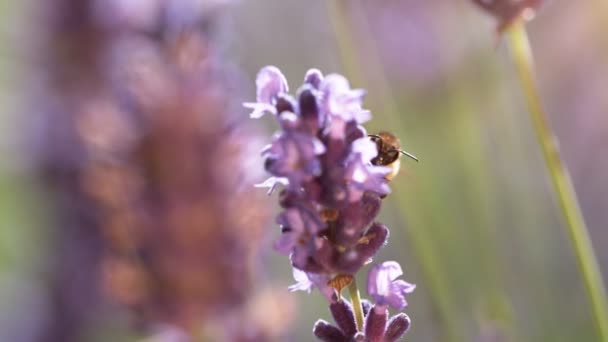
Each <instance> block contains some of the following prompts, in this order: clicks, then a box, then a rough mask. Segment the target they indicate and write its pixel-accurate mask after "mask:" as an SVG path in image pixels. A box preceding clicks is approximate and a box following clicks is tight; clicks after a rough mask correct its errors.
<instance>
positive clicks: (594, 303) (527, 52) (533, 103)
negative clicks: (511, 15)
mask: <svg viewBox="0 0 608 342" xmlns="http://www.w3.org/2000/svg"><path fill="white" fill-rule="evenodd" d="M507 34H508V39H509V46H510V49H511V55H512V57H513V60H514V62H515V64H516V67H517V71H518V73H519V78H520V81H521V86H522V88H523V91H524V94H525V97H526V100H527V104H528V111H529V112H530V116H531V117H532V121H533V122H534V129H535V131H536V137H537V139H538V144H539V145H540V147H541V150H542V154H543V157H544V160H545V164H546V166H547V170H548V172H549V174H550V176H551V181H552V184H553V187H554V188H555V193H556V195H557V199H558V202H559V207H560V209H561V211H562V212H563V214H564V216H565V219H566V225H567V227H568V235H569V237H570V241H571V243H572V248H573V250H574V254H575V256H576V260H577V262H578V266H579V268H580V271H581V273H582V276H583V281H584V284H585V290H586V292H587V295H588V297H589V301H590V304H591V307H592V309H593V318H594V320H595V324H596V326H597V330H598V335H599V337H600V341H604V342H607V341H608V307H607V302H606V290H605V288H604V284H603V282H602V274H601V272H600V269H599V266H598V263H597V260H596V258H595V254H594V251H593V246H592V244H591V240H590V239H589V234H588V232H587V227H586V226H585V221H584V219H583V216H582V214H581V211H580V208H579V205H578V202H577V199H576V194H575V191H574V187H573V186H572V182H571V180H570V176H569V174H568V171H567V170H566V167H565V165H564V162H563V161H562V159H561V157H560V155H559V151H558V147H557V140H556V138H555V136H554V134H553V132H552V130H551V127H550V125H549V122H548V120H547V115H546V114H545V111H544V109H543V105H542V103H541V100H540V96H539V93H538V89H537V85H536V81H535V77H534V63H533V57H532V49H531V47H530V42H529V41H528V35H527V33H526V30H525V27H524V25H523V23H521V22H520V23H515V24H514V25H513V26H512V27H511V28H510V29H509V31H508V33H507Z"/></svg>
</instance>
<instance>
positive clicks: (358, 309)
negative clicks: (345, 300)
mask: <svg viewBox="0 0 608 342" xmlns="http://www.w3.org/2000/svg"><path fill="white" fill-rule="evenodd" d="M348 293H349V294H350V301H351V302H352V304H353V310H354V311H355V321H356V322H357V331H362V330H363V306H362V305H361V295H360V294H359V289H358V288H357V280H356V279H354V278H353V281H352V282H351V283H350V285H348Z"/></svg>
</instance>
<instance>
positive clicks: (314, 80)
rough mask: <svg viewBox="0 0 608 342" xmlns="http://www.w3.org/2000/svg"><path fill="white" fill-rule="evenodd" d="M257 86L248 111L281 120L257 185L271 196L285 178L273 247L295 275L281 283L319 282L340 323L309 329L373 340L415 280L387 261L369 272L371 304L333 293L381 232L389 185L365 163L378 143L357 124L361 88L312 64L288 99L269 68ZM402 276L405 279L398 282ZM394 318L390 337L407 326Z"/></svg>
mask: <svg viewBox="0 0 608 342" xmlns="http://www.w3.org/2000/svg"><path fill="white" fill-rule="evenodd" d="M256 84H257V86H258V89H257V102H255V103H245V107H247V108H250V109H252V110H253V112H252V113H251V115H250V116H251V117H252V118H259V117H261V116H262V115H264V114H265V113H270V114H272V115H273V116H274V117H275V118H276V119H277V121H278V124H279V127H280V131H279V132H277V133H275V134H274V136H273V138H272V142H271V144H270V145H268V146H267V147H266V148H264V149H263V151H262V156H263V158H264V159H265V164H264V165H265V169H266V171H268V172H269V173H270V174H271V177H270V178H269V179H268V180H266V181H265V182H263V183H262V184H259V185H257V186H258V187H268V188H270V191H269V194H270V193H272V192H273V191H274V190H275V189H277V187H278V186H279V185H282V186H283V189H282V190H281V191H280V194H279V204H280V205H281V207H282V208H283V210H282V212H281V213H280V214H279V215H278V217H277V219H276V222H277V224H278V225H279V226H280V228H281V236H280V238H279V239H278V240H277V241H276V242H275V244H274V248H275V249H276V250H277V251H278V252H280V253H283V254H285V255H289V257H290V260H291V263H292V265H293V267H294V278H295V279H296V281H297V283H296V284H295V285H293V286H291V287H290V288H289V289H290V290H291V291H296V290H303V291H307V292H310V291H311V290H312V289H313V288H317V289H318V290H319V291H320V292H321V293H322V294H323V295H324V296H325V297H326V298H327V300H328V301H329V302H330V311H331V312H332V315H333V317H334V320H335V321H336V322H337V323H338V327H335V326H333V325H331V324H329V323H327V322H325V321H319V322H317V324H316V325H315V328H314V331H313V332H314V334H315V336H317V337H318V338H320V339H321V340H324V341H351V340H359V339H361V338H363V339H364V340H366V341H380V340H381V339H382V338H384V337H383V336H385V335H386V333H385V332H387V331H388V330H387V329H388V327H389V326H390V325H389V324H387V321H388V312H387V310H386V307H387V304H389V305H391V306H393V307H394V308H396V309H398V310H401V309H403V308H404V307H405V299H404V294H405V293H409V292H411V291H412V290H413V289H414V287H413V286H409V284H407V283H405V282H403V281H402V280H395V277H393V276H394V275H395V274H396V273H398V272H395V271H394V270H393V268H394V267H395V266H394V265H396V267H398V270H399V271H400V270H401V268H400V267H399V265H398V264H397V263H396V262H390V263H388V265H392V266H391V267H393V268H391V269H390V270H393V271H392V272H389V273H388V277H387V276H386V274H387V273H386V272H387V267H388V266H387V263H385V264H382V266H381V268H380V269H378V270H377V271H375V272H376V275H375V276H374V277H375V279H377V285H378V286H376V287H375V290H374V292H373V293H372V292H370V294H371V295H372V296H373V297H374V302H375V304H376V305H375V306H374V307H373V308H372V307H371V304H369V303H367V302H365V303H366V304H363V306H362V305H361V304H358V306H360V307H359V308H357V307H353V306H352V304H350V303H349V302H347V301H346V300H345V299H343V298H342V297H341V294H340V292H341V289H342V288H343V287H346V286H349V285H350V284H352V282H353V281H354V280H353V279H354V275H355V274H356V273H357V272H358V271H359V270H361V268H362V267H363V266H364V265H366V264H367V263H369V262H370V261H371V259H372V257H373V256H374V255H375V254H376V253H377V252H378V250H379V249H380V248H381V247H382V246H383V245H384V244H386V241H387V239H388V236H389V230H388V228H387V227H386V226H385V225H383V224H382V223H379V222H375V219H376V216H377V215H378V213H379V211H380V206H381V203H382V198H384V197H385V196H386V195H387V194H388V193H389V192H390V189H389V186H388V182H389V181H388V180H387V175H388V174H389V173H390V171H391V170H390V169H389V168H387V167H384V166H376V165H372V163H371V160H372V159H373V158H375V157H376V156H377V154H378V150H377V147H376V144H375V143H374V142H372V141H371V140H370V139H369V138H368V135H367V132H366V130H365V128H364V127H363V126H361V124H362V123H364V122H366V121H368V120H370V119H371V113H370V112H369V111H367V110H365V109H363V107H362V100H363V96H364V94H365V91H363V90H361V89H351V87H350V85H349V83H348V80H347V79H346V78H345V77H344V76H341V75H337V74H331V75H328V76H326V77H323V75H322V73H321V72H320V71H319V70H317V69H311V70H309V71H308V72H307V73H306V75H305V77H304V84H303V85H302V86H301V87H300V88H299V89H298V91H297V92H296V94H297V95H296V97H295V98H293V97H292V96H290V95H289V94H287V90H288V86H287V82H286V81H285V77H284V76H283V75H282V74H281V73H280V71H279V69H278V68H276V67H274V66H267V67H264V68H262V70H261V71H260V72H259V73H258V76H257V80H256ZM373 270H376V268H374V269H373ZM390 270H389V271H390ZM399 275H401V273H399V274H398V275H397V276H399ZM386 282H388V283H387V284H388V285H386V286H388V287H389V289H388V290H387V289H386V286H385V283H386ZM402 282H403V283H404V284H407V285H408V286H409V287H406V288H402V287H400V286H401V285H403V284H402ZM353 285H354V284H353ZM391 291H392V292H391ZM395 291H396V292H395ZM399 291H401V292H399ZM404 291H405V292H404ZM353 303H354V302H353ZM357 314H358V315H359V316H358V317H359V322H363V319H364V317H363V316H366V317H365V319H366V322H367V323H366V326H365V327H361V326H360V327H357V324H356V323H355V317H356V316H357ZM399 322H402V320H400V321H399ZM408 322H409V321H408ZM399 324H400V323H399ZM399 324H398V326H396V327H392V330H391V331H392V332H391V336H393V337H394V339H393V340H396V339H398V338H399V337H400V336H401V335H402V334H403V333H405V331H406V330H407V326H409V323H408V325H407V326H406V327H405V328H404V326H403V324H400V325H399ZM359 325H362V323H359Z"/></svg>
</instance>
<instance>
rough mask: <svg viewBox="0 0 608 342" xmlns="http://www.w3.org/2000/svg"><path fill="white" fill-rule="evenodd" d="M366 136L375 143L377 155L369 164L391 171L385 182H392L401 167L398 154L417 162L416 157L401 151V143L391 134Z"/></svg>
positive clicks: (380, 133) (383, 133) (381, 133)
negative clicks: (384, 167)
mask: <svg viewBox="0 0 608 342" xmlns="http://www.w3.org/2000/svg"><path fill="white" fill-rule="evenodd" d="M368 136H369V137H370V138H371V140H372V141H373V142H375V143H376V148H377V149H378V155H377V156H376V157H374V158H373V159H372V160H371V163H372V164H373V165H377V166H386V167H388V168H390V169H391V172H390V173H389V174H388V175H386V177H385V178H386V179H387V180H392V179H393V178H395V176H396V175H397V174H398V173H399V168H400V166H401V161H400V160H399V155H400V154H403V155H405V156H408V157H410V158H412V159H414V160H415V161H418V158H416V156H414V155H413V154H411V153H408V152H406V151H404V150H402V149H401V143H400V142H399V139H398V138H397V137H396V136H395V135H394V134H393V133H390V132H386V131H383V132H379V133H378V134H370V135H368Z"/></svg>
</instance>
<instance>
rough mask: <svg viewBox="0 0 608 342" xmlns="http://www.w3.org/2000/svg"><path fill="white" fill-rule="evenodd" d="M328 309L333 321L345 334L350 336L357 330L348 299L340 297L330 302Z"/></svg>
mask: <svg viewBox="0 0 608 342" xmlns="http://www.w3.org/2000/svg"><path fill="white" fill-rule="evenodd" d="M329 310H330V311H331V315H332V316H333V318H334V321H335V322H336V324H338V327H339V328H340V329H341V330H342V331H343V332H344V334H345V335H346V336H352V335H354V334H355V333H356V332H357V325H356V324H355V314H354V313H353V309H352V307H351V305H350V303H349V302H348V301H346V300H344V299H342V300H340V301H338V302H335V303H332V304H331V305H330V306H329Z"/></svg>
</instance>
